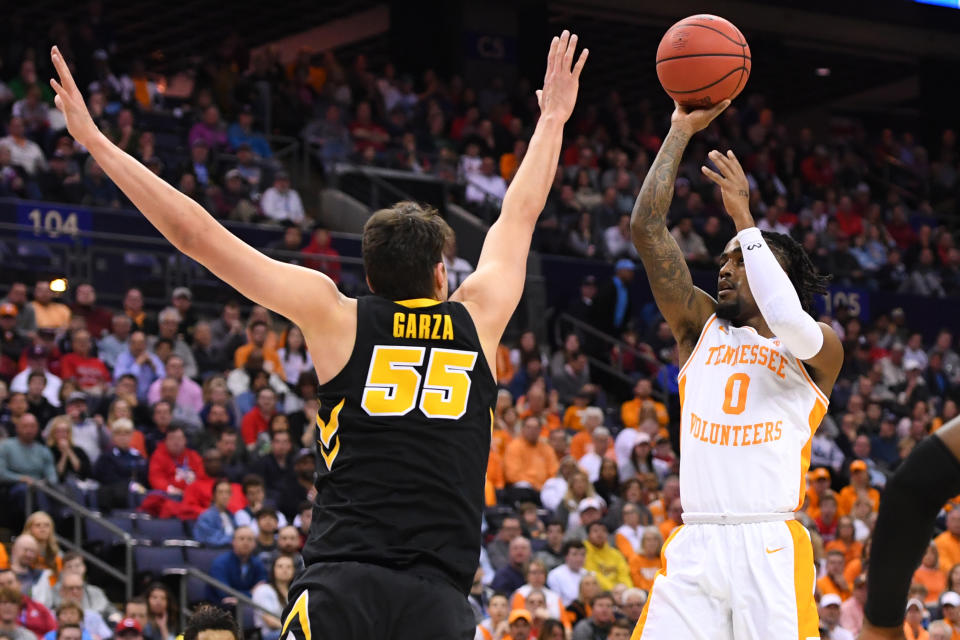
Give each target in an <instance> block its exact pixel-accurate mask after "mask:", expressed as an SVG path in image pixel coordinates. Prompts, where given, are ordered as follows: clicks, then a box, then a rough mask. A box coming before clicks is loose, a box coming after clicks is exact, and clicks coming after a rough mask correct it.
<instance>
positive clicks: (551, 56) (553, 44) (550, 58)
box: [547, 36, 560, 73]
mask: <svg viewBox="0 0 960 640" xmlns="http://www.w3.org/2000/svg"><path fill="white" fill-rule="evenodd" d="M559 46H560V38H558V37H557V36H553V40H551V41H550V52H549V53H547V73H550V70H551V69H553V67H554V60H555V59H556V57H557V48H558V47H559Z"/></svg>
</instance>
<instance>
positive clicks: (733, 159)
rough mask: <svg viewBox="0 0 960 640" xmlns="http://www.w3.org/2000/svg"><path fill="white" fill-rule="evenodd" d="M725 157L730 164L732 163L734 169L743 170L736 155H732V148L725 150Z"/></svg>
mask: <svg viewBox="0 0 960 640" xmlns="http://www.w3.org/2000/svg"><path fill="white" fill-rule="evenodd" d="M726 157H727V160H728V161H729V162H730V164H731V165H733V166H734V167H735V168H736V169H739V170H740V171H743V167H741V166H740V161H739V160H737V156H736V155H734V153H733V149H728V150H727V156H726Z"/></svg>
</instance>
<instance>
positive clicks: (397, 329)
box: [393, 312, 404, 338]
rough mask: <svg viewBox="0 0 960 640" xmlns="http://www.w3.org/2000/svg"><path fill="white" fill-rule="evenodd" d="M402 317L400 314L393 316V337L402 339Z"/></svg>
mask: <svg viewBox="0 0 960 640" xmlns="http://www.w3.org/2000/svg"><path fill="white" fill-rule="evenodd" d="M403 315H404V314H402V313H400V312H397V313H395V314H393V337H394V338H402V337H403Z"/></svg>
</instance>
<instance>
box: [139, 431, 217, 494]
mask: <svg viewBox="0 0 960 640" xmlns="http://www.w3.org/2000/svg"><path fill="white" fill-rule="evenodd" d="M206 477H207V474H206V473H205V472H204V470H203V459H202V458H201V457H200V454H199V453H197V452H196V451H194V450H193V449H189V448H187V436H186V434H185V433H184V432H183V427H181V426H179V425H176V424H171V425H170V426H168V427H167V433H166V436H165V437H164V439H163V442H161V443H160V444H158V445H157V448H156V450H155V451H154V452H153V455H152V456H151V457H150V468H149V473H148V478H149V480H150V488H151V489H155V490H157V491H164V492H166V493H168V494H170V495H175V496H179V495H183V492H184V490H185V489H186V488H187V487H189V486H190V485H191V484H193V482H194V481H195V480H198V479H201V478H206Z"/></svg>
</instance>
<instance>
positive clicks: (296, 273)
mask: <svg viewBox="0 0 960 640" xmlns="http://www.w3.org/2000/svg"><path fill="white" fill-rule="evenodd" d="M51 58H52V60H53V64H54V66H55V67H56V69H57V73H58V74H59V76H60V81H59V82H57V81H56V80H51V81H50V85H51V86H52V87H53V89H54V91H56V93H57V96H56V98H55V103H56V105H57V108H59V109H60V110H61V111H62V112H63V115H64V117H65V118H66V121H67V130H68V131H69V132H70V135H72V136H73V137H74V138H75V139H76V140H77V142H79V143H80V144H82V145H83V146H84V147H86V148H87V150H88V151H89V152H90V154H91V155H92V156H93V157H94V159H95V160H96V161H97V163H98V164H99V165H100V166H101V167H102V168H103V170H104V171H105V172H106V174H107V175H108V176H110V179H111V180H113V181H114V183H116V185H117V186H118V187H119V188H120V190H121V191H123V193H124V194H126V196H127V197H128V198H129V199H130V201H131V202H133V204H134V206H136V207H137V209H139V210H140V212H141V213H143V215H144V216H145V217H146V218H147V220H149V221H150V223H151V224H152V225H153V226H154V227H156V228H157V230H158V231H159V232H160V233H161V234H163V236H164V237H165V238H166V239H167V240H169V241H170V242H171V243H172V244H173V245H174V246H175V247H176V248H177V249H179V250H180V251H182V252H183V253H185V254H187V255H188V256H190V257H191V258H193V259H194V260H196V261H197V262H199V263H200V264H202V265H203V266H205V267H206V268H208V269H209V270H210V271H212V272H213V273H214V274H216V276H217V277H219V278H220V279H222V280H224V281H225V282H226V283H228V284H229V285H231V286H232V287H233V288H235V289H236V290H237V291H239V292H240V293H242V294H243V295H245V296H246V297H248V298H250V299H251V300H253V301H254V302H257V303H259V304H262V305H263V306H265V307H268V308H270V309H272V310H274V311H276V312H277V313H280V314H282V315H284V316H286V317H288V318H290V319H291V320H293V321H294V322H296V323H297V324H300V325H301V326H303V322H304V321H307V320H309V322H310V323H314V324H316V323H317V322H326V321H330V320H335V318H336V316H337V314H336V309H337V308H338V304H337V303H338V302H340V301H342V300H343V298H342V297H341V296H340V294H339V292H338V291H337V288H336V286H335V285H334V284H333V282H332V281H331V280H330V279H329V278H327V277H326V276H324V275H323V274H321V273H320V272H318V271H312V270H310V269H305V268H302V267H298V266H294V265H289V264H286V263H283V262H279V261H277V260H272V259H270V258H268V257H267V256H265V255H263V254H262V253H260V252H259V251H257V250H256V249H254V248H253V247H251V246H249V245H247V244H245V243H244V242H243V241H241V240H240V239H239V238H237V237H236V236H234V235H233V234H232V233H230V232H229V231H227V230H226V229H225V228H224V227H223V226H222V225H221V224H220V223H219V222H217V221H216V220H215V219H214V218H213V217H212V216H211V215H210V214H209V213H207V212H206V211H205V210H204V209H203V207H201V206H200V205H199V204H197V203H196V202H194V201H193V200H191V199H190V198H188V197H187V196H185V195H183V194H182V193H180V192H179V191H177V190H176V189H174V188H173V187H172V186H171V185H169V184H167V183H166V182H164V181H163V180H162V179H161V178H159V177H157V176H156V175H154V174H153V173H152V172H151V171H150V170H149V169H147V168H146V167H145V166H143V165H142V164H140V163H139V162H137V160H136V159H134V158H133V157H131V156H129V155H128V154H126V153H124V152H123V150H121V149H120V148H119V147H117V146H116V145H114V144H113V143H112V142H110V141H109V140H108V139H107V137H106V136H104V135H103V133H101V132H100V130H99V129H97V126H96V125H95V124H94V122H93V119H92V118H91V117H90V113H89V112H88V111H87V107H86V104H85V103H84V100H83V96H82V95H81V94H80V90H79V89H78V88H77V85H76V83H75V82H74V80H73V76H72V75H71V73H70V70H69V69H68V68H67V63H66V61H65V60H64V59H63V56H62V55H61V53H60V51H59V50H58V49H57V48H56V47H54V48H53V50H52V52H51ZM308 292H309V293H308ZM317 308H323V309H325V310H326V312H325V313H322V314H317V313H315V312H314V313H311V312H310V310H311V309H312V310H314V311H315V310H316V309H317ZM331 312H333V313H331ZM321 316H325V317H321ZM328 326H329V325H328Z"/></svg>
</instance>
